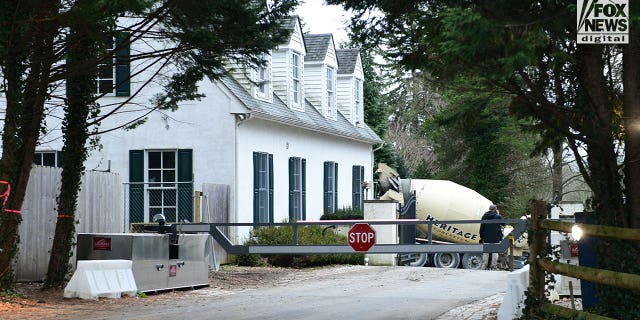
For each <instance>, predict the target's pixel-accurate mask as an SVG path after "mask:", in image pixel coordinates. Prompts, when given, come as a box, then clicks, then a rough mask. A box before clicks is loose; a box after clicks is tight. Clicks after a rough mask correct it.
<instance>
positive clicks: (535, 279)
mask: <svg viewBox="0 0 640 320" xmlns="http://www.w3.org/2000/svg"><path fill="white" fill-rule="evenodd" d="M529 210H530V212H531V223H530V224H529V239H530V240H531V241H530V242H529V288H528V291H529V293H530V296H531V297H532V298H533V301H532V303H533V304H534V305H531V306H530V307H531V308H530V313H531V314H530V316H534V315H535V313H538V310H540V308H541V306H542V303H543V302H544V301H545V296H544V290H545V272H544V270H543V269H542V268H540V266H538V259H539V258H544V257H543V256H542V255H543V254H544V252H545V250H544V246H545V239H546V232H545V231H544V229H541V228H540V226H539V223H540V221H542V220H544V219H545V218H546V216H547V204H546V203H545V202H544V201H541V200H531V201H529Z"/></svg>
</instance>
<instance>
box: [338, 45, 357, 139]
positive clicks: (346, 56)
mask: <svg viewBox="0 0 640 320" xmlns="http://www.w3.org/2000/svg"><path fill="white" fill-rule="evenodd" d="M336 56H337V59H338V63H339V65H340V68H339V69H338V88H337V96H338V109H339V110H340V112H341V113H342V114H343V115H344V116H345V117H346V118H347V119H348V120H349V122H351V123H352V124H353V125H355V126H358V127H364V93H363V90H364V72H363V70H362V59H361V58H360V50H358V49H342V50H337V51H336Z"/></svg>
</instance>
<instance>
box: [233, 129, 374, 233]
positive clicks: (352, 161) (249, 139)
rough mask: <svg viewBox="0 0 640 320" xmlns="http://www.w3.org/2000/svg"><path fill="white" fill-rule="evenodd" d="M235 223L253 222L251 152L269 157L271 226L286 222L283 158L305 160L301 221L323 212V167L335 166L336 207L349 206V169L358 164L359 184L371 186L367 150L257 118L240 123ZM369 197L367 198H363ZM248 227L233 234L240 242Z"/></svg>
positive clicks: (364, 146) (367, 146)
mask: <svg viewBox="0 0 640 320" xmlns="http://www.w3.org/2000/svg"><path fill="white" fill-rule="evenodd" d="M238 141H239V145H238V167H239V168H240V172H242V173H243V175H242V176H240V179H239V181H238V193H239V197H238V198H239V202H238V211H237V212H238V222H253V158H252V155H253V152H254V151H261V152H267V153H271V154H273V170H274V175H273V177H274V212H275V215H274V221H275V222H281V221H283V220H284V219H286V218H288V212H289V211H288V210H289V198H288V186H289V181H288V159H289V157H302V158H305V159H306V160H307V167H306V168H307V170H306V173H307V178H306V182H307V184H306V186H307V220H318V219H319V218H320V216H321V215H322V213H323V186H324V185H323V179H324V177H323V175H324V172H323V163H324V161H334V162H337V163H338V183H339V186H338V208H342V207H347V206H351V178H352V177H351V174H352V171H351V168H352V166H353V165H362V166H364V167H365V168H366V169H365V181H372V170H371V168H372V166H373V164H372V159H371V145H370V144H368V143H360V142H356V141H352V140H347V139H341V138H339V137H336V136H333V135H327V134H322V133H318V132H314V131H309V130H304V129H299V128H293V127H284V126H281V125H278V124H276V123H272V122H266V121H263V120H260V119H250V120H249V121H247V122H246V123H243V124H242V131H241V132H239V135H238ZM369 197H371V194H370V193H369ZM248 230H249V228H241V229H240V230H239V235H240V238H239V239H238V240H242V239H243V238H244V237H245V236H246V235H248Z"/></svg>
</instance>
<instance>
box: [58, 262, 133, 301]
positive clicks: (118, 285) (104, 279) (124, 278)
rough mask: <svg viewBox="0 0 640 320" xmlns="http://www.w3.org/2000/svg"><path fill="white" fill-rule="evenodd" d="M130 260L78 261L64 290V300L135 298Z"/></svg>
mask: <svg viewBox="0 0 640 320" xmlns="http://www.w3.org/2000/svg"><path fill="white" fill-rule="evenodd" d="M132 265H133V262H132V261H131V260H80V261H78V265H77V268H76V272H75V273H74V274H73V276H72V277H71V280H69V283H67V286H66V287H65V288H64V297H65V298H80V299H98V298H120V297H122V296H123V295H128V296H135V295H136V293H137V291H138V288H137V287H136V281H135V279H134V278H133V271H132V270H131V266H132Z"/></svg>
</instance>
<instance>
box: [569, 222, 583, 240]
mask: <svg viewBox="0 0 640 320" xmlns="http://www.w3.org/2000/svg"><path fill="white" fill-rule="evenodd" d="M571 236H572V237H573V239H574V240H576V241H580V238H582V229H581V228H580V227H579V226H578V225H577V224H574V225H573V227H571Z"/></svg>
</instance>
